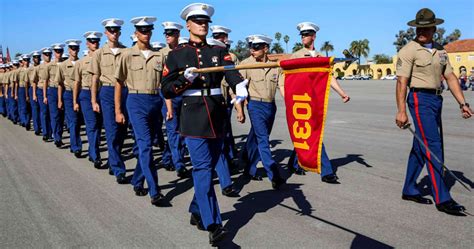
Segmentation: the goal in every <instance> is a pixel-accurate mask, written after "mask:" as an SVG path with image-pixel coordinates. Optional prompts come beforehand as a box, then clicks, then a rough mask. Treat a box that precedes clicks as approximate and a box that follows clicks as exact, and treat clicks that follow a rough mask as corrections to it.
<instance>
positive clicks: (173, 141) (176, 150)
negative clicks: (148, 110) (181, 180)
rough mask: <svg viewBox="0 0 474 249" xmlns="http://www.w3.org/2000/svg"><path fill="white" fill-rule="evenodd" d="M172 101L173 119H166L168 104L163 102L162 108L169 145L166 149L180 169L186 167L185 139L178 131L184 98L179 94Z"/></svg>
mask: <svg viewBox="0 0 474 249" xmlns="http://www.w3.org/2000/svg"><path fill="white" fill-rule="evenodd" d="M163 101H164V98H163ZM171 101H172V102H173V118H172V119H171V120H166V113H167V111H168V109H167V108H166V104H164V103H163V107H162V108H161V114H162V116H163V119H164V120H165V126H166V135H167V136H168V145H167V146H166V148H167V149H166V150H165V151H169V153H170V154H171V159H172V161H173V165H174V166H175V168H176V170H179V169H181V168H183V167H184V148H183V141H184V139H183V137H182V136H181V135H180V134H179V132H178V125H179V114H180V109H181V103H182V101H183V100H182V97H181V96H178V97H176V98H173V99H172V100H171ZM164 154H165V153H164V152H163V157H165V156H164ZM163 163H164V162H163Z"/></svg>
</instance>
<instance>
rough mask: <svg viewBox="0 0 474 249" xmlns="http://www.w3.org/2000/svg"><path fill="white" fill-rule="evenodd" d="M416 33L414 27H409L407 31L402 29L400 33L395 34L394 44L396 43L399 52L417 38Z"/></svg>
mask: <svg viewBox="0 0 474 249" xmlns="http://www.w3.org/2000/svg"><path fill="white" fill-rule="evenodd" d="M415 36H416V33H415V29H414V28H408V29H407V30H406V31H404V30H400V31H398V34H396V35H395V38H396V40H395V42H393V45H395V48H396V49H397V52H398V51H400V49H402V48H403V47H404V46H405V45H407V43H409V42H410V41H412V40H413V39H415Z"/></svg>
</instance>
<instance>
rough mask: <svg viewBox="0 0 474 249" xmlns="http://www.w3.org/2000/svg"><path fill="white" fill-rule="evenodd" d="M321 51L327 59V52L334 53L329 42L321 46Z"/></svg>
mask: <svg viewBox="0 0 474 249" xmlns="http://www.w3.org/2000/svg"><path fill="white" fill-rule="evenodd" d="M321 51H325V52H326V57H328V52H332V51H334V46H333V45H332V44H331V42H330V41H325V42H324V43H323V45H322V46H321Z"/></svg>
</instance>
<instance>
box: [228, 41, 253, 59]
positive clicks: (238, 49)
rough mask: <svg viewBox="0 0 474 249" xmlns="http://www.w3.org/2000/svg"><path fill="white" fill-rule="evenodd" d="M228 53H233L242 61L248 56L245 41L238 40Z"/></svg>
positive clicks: (248, 50)
mask: <svg viewBox="0 0 474 249" xmlns="http://www.w3.org/2000/svg"><path fill="white" fill-rule="evenodd" d="M230 52H231V53H234V54H235V55H236V56H237V58H239V60H243V59H245V58H247V57H249V56H250V49H249V47H248V44H247V42H245V41H240V40H239V41H238V42H237V44H236V45H235V48H233V49H231V50H230Z"/></svg>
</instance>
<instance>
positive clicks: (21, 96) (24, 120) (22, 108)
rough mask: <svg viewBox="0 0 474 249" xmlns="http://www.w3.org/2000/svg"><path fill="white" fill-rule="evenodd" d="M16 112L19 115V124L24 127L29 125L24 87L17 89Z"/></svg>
mask: <svg viewBox="0 0 474 249" xmlns="http://www.w3.org/2000/svg"><path fill="white" fill-rule="evenodd" d="M18 112H19V114H20V124H22V125H24V126H26V125H27V124H29V121H30V115H29V112H28V102H26V89H25V87H18Z"/></svg>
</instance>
